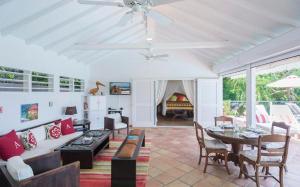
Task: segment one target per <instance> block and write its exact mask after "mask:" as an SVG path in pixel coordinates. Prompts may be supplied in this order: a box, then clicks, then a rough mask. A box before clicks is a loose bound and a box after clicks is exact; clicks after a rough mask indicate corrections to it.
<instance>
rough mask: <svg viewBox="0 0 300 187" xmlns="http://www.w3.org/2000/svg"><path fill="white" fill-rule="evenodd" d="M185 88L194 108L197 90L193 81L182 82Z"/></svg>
mask: <svg viewBox="0 0 300 187" xmlns="http://www.w3.org/2000/svg"><path fill="white" fill-rule="evenodd" d="M182 84H183V88H184V91H185V94H186V96H187V98H188V100H189V101H190V103H191V104H192V105H193V106H194V104H195V103H194V102H195V101H194V98H195V88H194V81H193V80H183V81H182Z"/></svg>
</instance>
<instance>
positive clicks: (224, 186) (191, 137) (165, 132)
mask: <svg viewBox="0 0 300 187" xmlns="http://www.w3.org/2000/svg"><path fill="white" fill-rule="evenodd" d="M146 136H147V137H151V138H152V149H151V161H150V169H149V178H148V181H147V187H161V186H170V187H186V186H195V187H234V186H247V187H252V186H255V183H253V182H252V181H251V180H250V179H244V178H242V179H238V173H239V168H238V167H236V166H234V165H233V163H229V166H230V172H231V175H228V174H227V173H226V172H225V170H224V168H223V167H214V166H208V169H207V173H206V174H204V173H203V168H204V165H203V163H204V160H202V163H201V165H200V166H199V165H198V157H199V147H198V144H197V141H196V137H195V132H194V128H193V127H185V128H179V127H177V128H164V127H158V128H151V129H146ZM248 168H249V170H250V172H251V171H253V170H251V168H250V167H248ZM277 170H278V169H275V170H271V173H278V172H277ZM288 170H289V171H288V172H287V173H285V174H284V181H285V186H286V187H297V186H300V175H299V172H300V142H297V141H296V140H293V141H292V142H291V144H290V151H289V159H288ZM261 185H262V186H267V187H274V186H279V185H278V183H277V182H276V181H275V180H273V179H271V178H270V179H267V180H264V179H263V178H262V179H261Z"/></svg>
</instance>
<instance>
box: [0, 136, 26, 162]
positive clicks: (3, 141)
mask: <svg viewBox="0 0 300 187" xmlns="http://www.w3.org/2000/svg"><path fill="white" fill-rule="evenodd" d="M23 152H24V147H23V145H22V143H21V141H20V139H19V138H18V136H17V134H16V131H15V130H12V131H11V132H9V133H8V134H6V135H4V136H2V137H0V156H1V158H2V159H3V160H7V159H9V158H10V157H13V156H20V155H21V154H22V153H23Z"/></svg>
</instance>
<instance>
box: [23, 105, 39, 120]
mask: <svg viewBox="0 0 300 187" xmlns="http://www.w3.org/2000/svg"><path fill="white" fill-rule="evenodd" d="M38 114H39V104H38V103H34V104H23V105H21V122H26V121H32V120H36V119H38Z"/></svg>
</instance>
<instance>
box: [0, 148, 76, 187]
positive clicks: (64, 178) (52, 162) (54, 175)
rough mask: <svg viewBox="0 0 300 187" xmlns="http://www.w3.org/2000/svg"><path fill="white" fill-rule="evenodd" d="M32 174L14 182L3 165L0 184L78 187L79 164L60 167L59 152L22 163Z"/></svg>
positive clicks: (4, 185) (11, 185)
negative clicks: (26, 165)
mask: <svg viewBox="0 0 300 187" xmlns="http://www.w3.org/2000/svg"><path fill="white" fill-rule="evenodd" d="M24 162H25V163H26V164H28V165H29V166H30V167H31V168H32V170H33V173H34V176H32V177H30V178H27V179H24V180H21V181H16V180H14V179H13V178H12V176H11V175H10V174H9V172H8V170H7V168H6V166H5V165H2V166H0V184H1V186H3V187H32V186H43V187H62V186H65V187H79V162H78V161H77V162H73V163H71V164H68V165H64V166H61V159H60V152H58V151H55V152H52V153H49V154H46V155H42V156H38V157H34V158H31V159H28V160H25V161H24Z"/></svg>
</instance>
